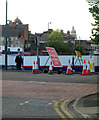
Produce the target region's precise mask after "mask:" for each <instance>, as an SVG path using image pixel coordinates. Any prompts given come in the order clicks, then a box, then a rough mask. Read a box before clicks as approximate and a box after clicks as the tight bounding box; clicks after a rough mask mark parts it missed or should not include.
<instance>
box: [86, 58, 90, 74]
mask: <svg viewBox="0 0 99 120" xmlns="http://www.w3.org/2000/svg"><path fill="white" fill-rule="evenodd" d="M86 74H87V75H90V74H91V73H90V61H89V60H88V65H87V71H86Z"/></svg>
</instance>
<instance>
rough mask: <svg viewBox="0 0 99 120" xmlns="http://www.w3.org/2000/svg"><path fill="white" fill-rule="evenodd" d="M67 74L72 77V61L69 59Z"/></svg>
mask: <svg viewBox="0 0 99 120" xmlns="http://www.w3.org/2000/svg"><path fill="white" fill-rule="evenodd" d="M66 74H68V75H71V66H70V59H69V61H68V67H67V71H66Z"/></svg>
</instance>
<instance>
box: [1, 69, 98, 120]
mask: <svg viewBox="0 0 99 120" xmlns="http://www.w3.org/2000/svg"><path fill="white" fill-rule="evenodd" d="M97 77H98V74H94V75H90V76H83V75H80V74H73V75H64V74H53V75H48V74H32V73H31V72H17V71H3V72H2V96H3V97H2V99H3V101H2V107H3V111H2V113H3V118H55V119H56V118H57V119H60V118H63V119H64V117H65V118H67V119H69V118H70V117H73V116H70V114H68V112H66V111H67V110H66V109H65V108H64V106H65V103H66V102H67V101H70V100H73V99H76V98H78V97H81V96H84V95H87V94H90V93H94V92H97V84H98V82H97ZM60 104H61V105H60ZM59 106H61V107H59Z"/></svg>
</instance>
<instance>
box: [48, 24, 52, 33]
mask: <svg viewBox="0 0 99 120" xmlns="http://www.w3.org/2000/svg"><path fill="white" fill-rule="evenodd" d="M49 24H51V22H49V23H48V31H49Z"/></svg>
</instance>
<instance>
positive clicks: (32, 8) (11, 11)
mask: <svg viewBox="0 0 99 120" xmlns="http://www.w3.org/2000/svg"><path fill="white" fill-rule="evenodd" d="M5 5H6V0H0V24H2V25H3V24H5V14H6V12H5V9H6V7H5ZM88 8H89V5H88V3H87V2H86V0H8V20H12V21H14V19H15V18H16V17H17V16H18V18H19V19H20V20H21V21H22V23H23V24H29V30H30V31H31V32H32V33H33V34H34V33H35V32H36V33H42V32H43V31H47V30H48V22H51V24H49V28H51V29H54V30H56V29H62V30H64V32H67V30H70V31H71V29H72V26H74V28H75V30H76V33H77V38H78V39H79V36H80V38H81V39H87V40H89V39H90V38H89V37H90V36H91V28H92V26H91V23H93V22H94V20H93V18H92V15H91V13H89V10H88Z"/></svg>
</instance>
